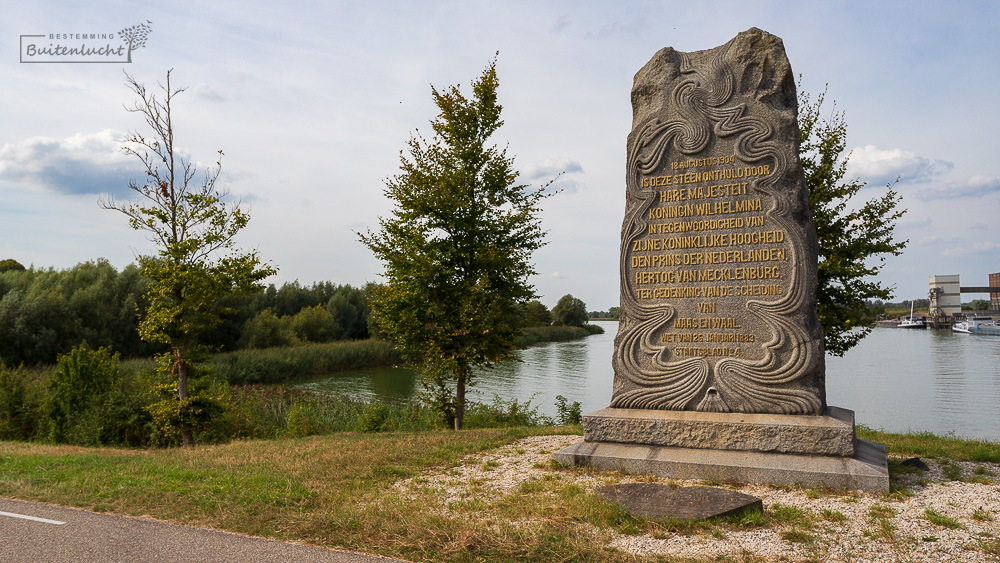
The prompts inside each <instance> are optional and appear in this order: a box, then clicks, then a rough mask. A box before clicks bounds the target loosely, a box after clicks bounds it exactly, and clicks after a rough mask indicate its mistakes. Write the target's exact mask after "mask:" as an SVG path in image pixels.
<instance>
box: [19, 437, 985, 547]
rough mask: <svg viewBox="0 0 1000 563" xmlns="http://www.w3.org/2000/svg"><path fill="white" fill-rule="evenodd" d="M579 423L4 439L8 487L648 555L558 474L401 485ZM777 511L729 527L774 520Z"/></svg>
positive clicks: (319, 535) (259, 524) (440, 543)
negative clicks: (454, 489) (469, 484)
mask: <svg viewBox="0 0 1000 563" xmlns="http://www.w3.org/2000/svg"><path fill="white" fill-rule="evenodd" d="M579 432H580V427H579V426H575V427H558V428H553V427H531V428H527V427H521V428H513V429H483V430H468V431H462V432H452V431H440V432H414V433H402V432H399V433H381V434H349V433H343V434H335V435H327V436H313V437H309V438H300V439H279V440H257V441H242V442H235V443H230V444H223V445H213V446H200V447H198V448H195V449H189V450H185V449H169V450H122V449H102V448H81V447H73V446H50V445H39V444H27V443H17V442H0V496H4V497H10V498H18V499H24V500H35V501H41V502H47V503H54V504H59V505H63V506H74V507H80V508H85V509H90V510H95V511H106V512H113V513H117V514H125V515H133V516H149V517H153V518H157V519H161V520H166V521H172V522H179V523H183V524H188V525H194V526H201V527H208V528H215V529H220V530H227V531H232V532H237V533H243V534H250V535H255V536H261V537H267V538H273V539H279V540H293V541H298V542H305V543H309V544H313V545H318V546H324V547H330V548H340V549H347V550H353V551H359V552H365V553H377V554H381V555H387V556H393V557H398V558H401V559H409V560H414V561H424V560H429V561H445V560H447V561H515V560H516V561H632V560H639V558H637V557H634V556H630V555H627V554H624V553H622V552H619V551H616V550H609V549H607V548H606V547H605V545H606V541H607V537H608V534H609V533H610V531H611V530H614V531H617V532H619V533H626V534H628V533H636V532H637V531H641V530H646V531H648V530H647V528H650V526H653V524H651V523H649V522H646V521H644V520H637V519H634V518H631V517H630V516H628V515H627V514H625V513H624V512H622V511H621V510H620V509H619V508H618V507H617V506H615V505H613V504H611V503H608V502H606V501H603V500H601V499H599V498H598V497H596V496H594V495H589V494H585V493H584V492H583V490H582V489H581V488H580V487H579V486H577V485H575V484H573V483H570V482H568V481H564V480H562V479H560V478H559V477H558V475H556V477H555V478H553V479H550V480H540V481H539V480H536V481H531V482H530V483H529V484H526V485H524V486H522V487H521V488H520V489H515V490H514V491H513V492H511V493H510V494H509V495H507V496H506V497H504V498H503V499H502V500H501V501H499V502H496V503H493V504H487V503H484V502H482V501H481V500H479V501H478V503H479V504H477V499H476V498H475V497H474V496H473V497H472V498H469V499H466V500H463V501H462V502H461V503H459V504H458V505H457V506H453V507H452V506H449V507H450V508H451V510H444V506H445V505H444V504H443V502H444V501H442V499H440V498H436V497H434V496H433V495H432V494H430V493H427V492H426V491H425V492H421V491H422V489H419V488H418V489H416V490H414V489H413V488H410V489H404V488H400V487H394V486H393V485H394V483H397V482H398V481H400V480H403V479H409V478H417V479H418V480H419V479H420V475H421V474H423V473H425V472H427V471H428V470H431V469H439V470H441V469H443V470H447V469H448V468H450V467H453V466H456V465H458V464H459V463H460V460H461V459H462V458H463V457H465V456H469V455H473V456H475V455H478V454H479V453H481V452H485V451H487V450H492V449H495V448H497V447H500V446H503V445H506V444H510V443H512V442H514V441H516V440H518V439H520V438H522V437H526V436H531V435H546V434H558V433H566V434H573V433H576V434H578V433H579ZM859 435H860V436H861V437H863V438H865V439H869V440H875V441H879V442H883V443H886V444H887V445H888V449H889V451H890V453H891V454H892V455H893V456H894V457H896V458H900V457H907V456H910V455H919V456H922V457H925V458H929V457H935V458H939V459H942V458H943V459H950V460H954V461H989V462H993V463H996V462H998V461H1000V445H998V444H993V443H987V442H980V441H975V440H958V439H953V438H942V437H937V436H931V435H926V434H916V435H904V434H889V433H883V432H878V431H874V430H870V429H866V428H859ZM483 465H484V467H485V465H487V464H483ZM553 469H554V468H553ZM587 471H588V470H587V469H555V472H556V474H558V473H559V472H584V473H585V472H587ZM414 495H416V496H414ZM421 495H423V496H421ZM480 505H481V506H480ZM487 510H488V511H489V513H488V514H486V513H485V511H487ZM779 517H780V514H777V513H775V514H769V515H768V516H767V517H766V518H765V519H760V518H758V519H755V520H749V521H747V522H735V523H731V524H726V525H727V526H728V525H734V526H750V527H755V526H768V525H772V524H773V523H774V522H772V520H774V521H775V522H777V520H775V519H776V518H779ZM581 524H586V525H581ZM708 525H710V526H718V524H708ZM657 526H658V525H657ZM654 527H655V526H654ZM643 560H654V561H655V560H657V559H656V558H653V559H648V558H646V559H643Z"/></svg>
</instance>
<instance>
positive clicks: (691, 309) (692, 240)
mask: <svg viewBox="0 0 1000 563" xmlns="http://www.w3.org/2000/svg"><path fill="white" fill-rule="evenodd" d="M797 110H798V104H797V99H796V93H795V80H794V75H793V74H792V70H791V66H790V65H789V63H788V59H787V57H786V56H785V50H784V46H783V44H782V42H781V39H780V38H778V37H776V36H774V35H771V34H769V33H767V32H764V31H761V30H759V29H755V28H754V29H750V30H748V31H746V32H743V33H740V34H739V35H737V36H736V37H735V38H734V39H732V40H731V41H729V42H728V43H726V44H725V45H722V46H720V47H716V48H714V49H710V50H706V51H697V52H692V53H681V52H678V51H675V50H673V49H671V48H666V49H662V50H660V51H659V52H658V53H656V54H655V55H654V56H653V58H652V60H650V61H649V62H648V63H647V64H646V65H645V66H644V67H643V68H642V69H641V70H640V71H639V72H638V73H636V75H635V82H634V85H633V88H632V131H631V133H630V134H629V136H628V144H627V168H626V193H625V219H624V222H623V224H622V241H621V257H620V264H619V266H620V269H621V320H620V324H619V330H618V335H617V337H616V338H615V351H614V357H613V360H612V365H613V367H614V372H615V378H614V388H613V390H612V396H611V405H610V407H608V408H605V409H601V410H598V411H596V412H593V413H590V414H588V415H586V416H585V417H584V441H583V442H581V443H578V444H575V445H573V446H570V447H568V448H566V449H564V450H562V451H560V452H557V453H556V454H554V456H553V457H554V458H555V459H556V460H557V461H560V462H563V463H577V464H584V463H587V464H591V465H594V466H596V467H598V468H605V469H623V470H626V471H631V472H641V473H657V474H662V475H669V476H672V477H678V478H715V479H720V478H721V479H731V480H738V481H745V482H773V483H789V484H791V483H801V484H805V485H823V484H825V485H828V486H833V487H839V488H856V489H887V488H888V485H889V482H888V469H887V465H886V456H885V449H884V447H882V446H881V445H879V444H873V443H870V442H865V441H862V440H857V439H856V436H855V432H854V414H853V412H851V411H848V410H845V409H839V408H836V407H830V406H828V405H827V404H826V390H825V380H824V377H825V364H824V357H823V332H822V328H821V326H820V323H819V319H818V316H817V313H816V284H817V270H816V262H817V242H816V231H815V226H814V224H813V220H812V217H811V215H810V211H809V205H808V200H807V198H808V190H807V187H806V185H805V177H804V175H803V172H802V166H801V163H800V162H799V129H798V122H797V119H798V115H797Z"/></svg>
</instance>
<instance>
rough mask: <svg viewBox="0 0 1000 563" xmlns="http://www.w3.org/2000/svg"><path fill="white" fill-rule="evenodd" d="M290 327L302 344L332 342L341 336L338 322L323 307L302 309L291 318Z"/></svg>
mask: <svg viewBox="0 0 1000 563" xmlns="http://www.w3.org/2000/svg"><path fill="white" fill-rule="evenodd" d="M290 326H291V330H292V332H294V333H295V337H296V338H298V339H299V340H301V341H302V342H330V341H332V340H337V339H338V338H340V334H341V330H340V327H339V326H337V321H336V320H335V319H334V318H333V315H331V314H330V312H329V311H327V310H326V309H325V308H324V307H323V306H322V305H316V306H315V307H307V308H305V309H302V310H301V311H299V312H298V313H296V314H295V315H294V316H292V317H291V321H290Z"/></svg>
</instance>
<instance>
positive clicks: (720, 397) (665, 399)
mask: <svg viewBox="0 0 1000 563" xmlns="http://www.w3.org/2000/svg"><path fill="white" fill-rule="evenodd" d="M737 39H739V38H737ZM737 39H734V40H733V41H736V40H737ZM733 41H731V42H730V43H728V44H727V45H725V46H723V48H721V49H720V50H719V54H718V55H717V56H716V57H715V58H714V59H713V60H712V61H711V62H710V63H709V64H708V65H707V66H703V67H702V68H700V69H696V68H694V67H693V66H692V65H691V63H690V60H689V58H688V55H687V54H684V53H681V54H680V55H681V63H680V76H681V77H682V78H681V79H680V81H679V83H678V84H677V85H676V86H675V87H674V89H673V91H672V92H671V93H670V102H671V104H672V108H673V109H674V110H675V112H674V115H675V118H674V119H671V120H669V121H664V120H662V119H661V116H657V117H653V118H650V119H648V120H647V121H646V122H645V123H643V124H642V125H641V127H639V128H638V129H637V130H636V131H634V132H633V136H632V139H631V140H630V146H629V152H628V161H627V176H626V177H627V187H626V197H627V200H628V204H627V205H626V209H627V210H629V211H627V215H626V217H625V221H624V224H623V229H622V246H621V253H620V256H621V262H620V264H619V266H620V268H621V272H622V276H621V296H622V303H621V310H622V311H623V319H622V322H621V325H620V328H619V334H618V336H617V338H616V339H615V355H614V358H613V364H614V368H615V374H616V375H615V393H614V395H613V398H612V403H611V406H613V407H619V408H645V409H667V410H704V411H716V412H721V411H732V412H744V413H754V412H758V413H761V412H766V413H782V414H803V413H809V414H813V413H819V412H820V411H821V410H822V407H823V404H822V403H823V398H822V391H821V390H819V391H818V390H817V389H815V388H814V387H813V386H812V385H810V384H807V383H803V382H802V381H801V380H802V378H803V375H804V374H810V373H815V371H816V366H817V365H821V362H822V354H823V352H822V341H821V338H819V339H817V338H816V336H815V335H810V334H809V331H807V330H805V329H804V328H803V326H802V323H801V320H800V319H801V314H802V311H803V309H804V308H805V307H807V306H809V305H811V303H812V301H811V300H810V299H811V298H812V297H811V296H810V295H809V294H808V291H807V290H808V289H809V284H807V283H803V280H806V279H808V272H807V271H806V270H805V268H807V267H810V264H814V262H810V260H806V259H805V252H807V249H810V248H811V247H810V246H809V241H808V240H806V235H805V232H804V229H803V228H802V226H801V225H800V224H798V221H799V220H800V219H796V217H798V216H801V214H802V209H798V208H796V207H801V204H797V203H796V201H798V200H796V199H794V198H789V197H787V196H784V195H783V194H780V193H779V191H780V190H781V189H782V187H781V186H778V185H777V184H778V183H779V182H780V181H781V180H782V179H783V178H785V177H786V174H787V173H788V171H789V167H791V166H798V162H797V160H794V157H793V158H792V159H790V158H789V156H788V152H787V151H788V148H787V146H786V147H785V148H784V149H782V146H781V144H779V142H778V141H776V140H775V130H774V128H773V127H772V126H771V124H770V123H769V122H768V121H767V120H765V119H761V118H758V117H755V116H754V115H753V114H752V113H751V112H750V110H749V108H748V105H747V103H746V102H744V101H741V98H739V97H738V96H737V94H736V84H737V79H736V70H737V69H735V68H734V66H738V64H739V63H734V61H732V60H730V58H729V55H730V51H731V48H732V45H733ZM716 138H718V139H726V140H727V141H728V142H731V143H732V144H733V154H735V156H736V157H737V158H738V159H739V160H740V161H742V162H743V163H746V164H749V165H753V164H757V163H768V164H769V166H770V167H771V170H772V172H771V173H770V174H768V175H765V176H761V177H759V178H756V179H753V180H752V181H750V189H751V193H755V194H759V195H760V196H761V200H762V201H763V202H769V207H768V208H767V209H766V210H764V213H765V215H766V217H767V219H766V220H767V221H768V223H769V224H776V225H777V226H778V227H779V228H780V229H781V230H783V231H784V232H785V236H786V242H787V243H788V249H789V263H790V264H791V265H792V271H791V272H790V273H789V275H788V277H787V278H786V280H785V282H786V283H785V286H786V287H787V288H788V291H785V292H783V294H782V296H781V297H780V298H778V299H777V300H775V301H764V300H756V299H749V300H747V301H746V310H747V313H748V314H749V315H750V316H752V317H753V318H755V319H756V320H758V321H759V323H760V325H761V326H763V327H765V328H764V329H763V332H764V333H765V334H766V333H769V334H770V337H769V339H767V340H766V341H765V342H763V343H762V344H761V348H762V350H763V357H762V358H760V359H757V360H749V359H744V358H737V357H727V358H724V359H719V360H716V361H715V363H714V365H713V364H712V363H711V362H710V361H709V360H708V359H706V358H703V357H694V358H687V359H682V360H672V358H671V357H670V354H669V349H668V348H667V347H665V346H663V345H662V344H657V342H658V338H659V336H660V335H662V334H664V333H665V332H667V331H668V327H669V325H670V323H671V321H672V320H673V319H674V318H675V316H676V310H675V308H674V307H673V306H671V305H670V304H669V303H658V304H652V305H649V304H643V303H642V302H641V301H640V300H639V299H637V297H636V292H635V290H634V289H633V288H632V283H633V282H632V280H631V279H630V277H629V276H628V274H627V272H628V263H627V255H628V250H629V248H630V247H631V245H632V244H633V243H634V242H635V241H637V240H639V238H640V237H641V236H642V235H644V234H645V233H646V232H647V228H648V222H647V221H645V220H644V217H645V216H646V214H647V213H648V210H649V209H650V208H651V207H652V206H653V205H655V204H656V201H657V200H656V197H657V192H656V190H655V189H649V188H645V189H644V188H641V187H640V185H639V182H638V179H639V178H640V176H642V175H651V174H654V173H656V172H657V170H658V169H659V167H660V166H661V165H662V163H663V162H664V161H665V158H666V157H667V156H668V155H670V154H671V153H677V154H680V155H685V156H689V157H691V156H696V155H698V154H699V153H701V152H702V151H705V150H706V149H707V148H708V147H709V146H710V144H711V143H712V142H713V140H714V139H716ZM790 160H794V161H790ZM813 267H814V266H813ZM817 362H820V364H817Z"/></svg>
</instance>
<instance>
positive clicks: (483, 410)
mask: <svg viewBox="0 0 1000 563" xmlns="http://www.w3.org/2000/svg"><path fill="white" fill-rule="evenodd" d="M548 422H550V421H549V420H547V419H546V418H545V417H544V416H542V415H539V414H538V407H537V406H534V407H533V406H531V399H528V400H527V401H525V402H523V403H521V402H519V401H518V400H517V399H511V400H509V401H505V400H504V399H503V398H501V397H500V396H499V395H497V394H496V393H494V394H493V402H492V403H489V404H487V403H471V406H470V407H469V410H468V412H466V413H465V424H464V426H465V427H466V428H507V427H513V426H538V425H540V424H546V423H548Z"/></svg>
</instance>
